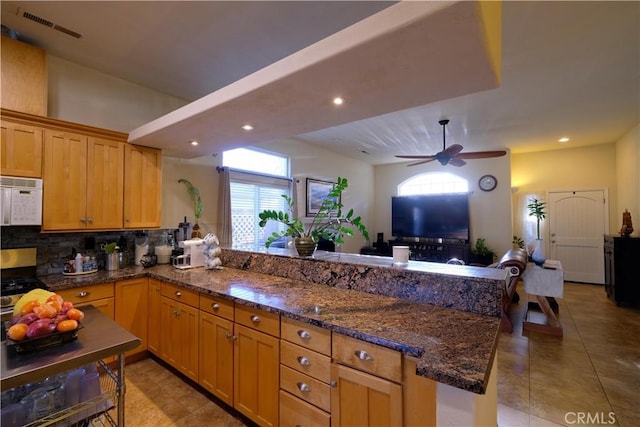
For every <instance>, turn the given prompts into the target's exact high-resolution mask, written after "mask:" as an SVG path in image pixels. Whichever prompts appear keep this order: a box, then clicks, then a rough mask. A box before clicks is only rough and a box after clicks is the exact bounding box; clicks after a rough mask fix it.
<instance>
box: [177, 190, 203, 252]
mask: <svg viewBox="0 0 640 427" xmlns="http://www.w3.org/2000/svg"><path fill="white" fill-rule="evenodd" d="M178 182H180V183H182V184H184V185H186V186H187V192H188V193H189V196H190V197H191V200H192V201H193V216H194V217H195V224H194V225H193V231H192V232H191V238H192V239H194V238H202V233H201V232H200V225H198V221H199V220H200V217H201V216H202V199H201V198H200V192H199V191H198V189H197V188H196V187H194V186H193V184H191V183H190V182H189V181H187V180H186V179H184V178H181V179H179V180H178ZM186 238H187V236H185V239H186Z"/></svg>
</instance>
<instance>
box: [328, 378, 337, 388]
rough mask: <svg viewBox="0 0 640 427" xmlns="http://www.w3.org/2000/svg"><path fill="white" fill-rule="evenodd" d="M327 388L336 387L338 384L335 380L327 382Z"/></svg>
mask: <svg viewBox="0 0 640 427" xmlns="http://www.w3.org/2000/svg"><path fill="white" fill-rule="evenodd" d="M329 387H331V388H336V387H338V383H337V382H336V380H331V381H329Z"/></svg>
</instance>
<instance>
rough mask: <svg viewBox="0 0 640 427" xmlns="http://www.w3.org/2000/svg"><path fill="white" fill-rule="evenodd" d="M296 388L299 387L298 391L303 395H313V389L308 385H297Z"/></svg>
mask: <svg viewBox="0 0 640 427" xmlns="http://www.w3.org/2000/svg"><path fill="white" fill-rule="evenodd" d="M296 387H298V390H300V391H301V392H303V393H311V387H309V385H308V384H306V383H297V384H296Z"/></svg>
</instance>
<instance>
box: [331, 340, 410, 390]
mask: <svg viewBox="0 0 640 427" xmlns="http://www.w3.org/2000/svg"><path fill="white" fill-rule="evenodd" d="M332 355H333V358H334V360H335V361H336V362H337V363H342V364H344V365H349V366H353V367H354V368H357V369H360V370H362V371H365V372H369V373H372V374H374V375H377V376H379V377H382V378H387V379H389V380H391V381H395V382H398V383H400V382H402V353H400V352H398V351H395V350H391V349H388V348H385V347H381V346H379V345H376V344H371V343H368V342H364V341H360V340H358V339H355V338H351V337H347V336H344V335H340V334H333V348H332Z"/></svg>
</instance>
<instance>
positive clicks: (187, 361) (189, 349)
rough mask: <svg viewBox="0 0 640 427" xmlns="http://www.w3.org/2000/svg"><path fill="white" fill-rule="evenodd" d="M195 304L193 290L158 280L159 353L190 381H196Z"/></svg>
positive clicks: (196, 309)
mask: <svg viewBox="0 0 640 427" xmlns="http://www.w3.org/2000/svg"><path fill="white" fill-rule="evenodd" d="M181 301H185V302H181ZM194 301H195V303H194ZM194 305H195V306H194ZM197 306H198V293H197V292H193V291H189V290H187V289H181V288H180V287H177V286H175V285H171V284H169V283H162V297H161V298H160V328H161V330H162V335H161V336H160V357H161V358H163V359H164V360H165V361H166V362H167V363H169V364H171V365H172V366H173V367H174V368H176V369H177V370H178V371H180V372H182V373H183V374H184V375H186V376H187V377H189V378H191V379H192V380H194V381H198V345H199V324H198V319H199V310H198V308H197Z"/></svg>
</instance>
